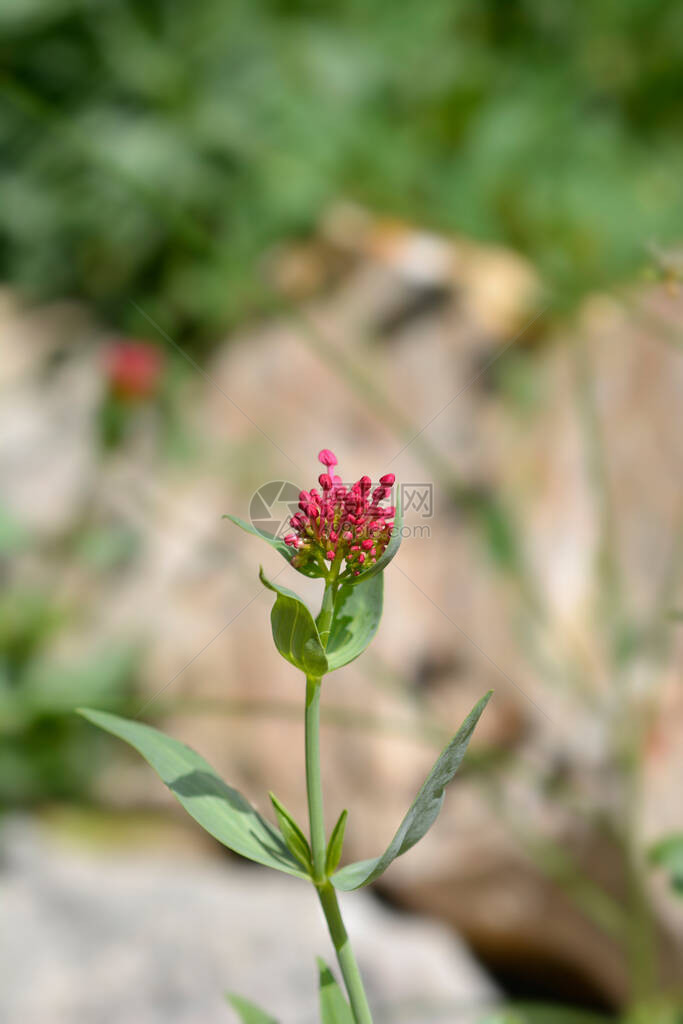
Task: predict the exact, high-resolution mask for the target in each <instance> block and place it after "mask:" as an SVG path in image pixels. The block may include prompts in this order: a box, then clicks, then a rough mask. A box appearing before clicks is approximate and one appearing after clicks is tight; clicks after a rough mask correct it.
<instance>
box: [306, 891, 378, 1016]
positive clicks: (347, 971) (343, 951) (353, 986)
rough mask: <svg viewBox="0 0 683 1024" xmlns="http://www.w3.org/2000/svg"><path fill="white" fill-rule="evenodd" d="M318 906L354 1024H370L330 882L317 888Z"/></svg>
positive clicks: (361, 982)
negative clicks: (323, 919) (328, 935)
mask: <svg viewBox="0 0 683 1024" xmlns="http://www.w3.org/2000/svg"><path fill="white" fill-rule="evenodd" d="M318 896H319V897H320V905H321V906H322V908H323V913H324V914H325V919H326V921H327V927H328V928H329V930H330V937H331V939H332V942H333V944H334V948H335V950H336V952H337V960H338V961H339V966H340V968H341V972H342V974H343V976H344V983H345V985H346V991H347V992H348V994H349V1001H350V1003H351V1009H352V1010H353V1016H354V1018H355V1020H356V1024H372V1014H371V1013H370V1007H369V1005H368V999H367V996H366V995H365V989H364V988H363V980H362V978H361V976H360V970H359V969H358V964H357V962H356V958H355V956H354V955H353V950H352V949H351V943H350V942H349V937H348V935H347V934H346V928H345V927H344V922H343V921H342V916H341V910H340V909H339V901H338V900H337V893H336V890H335V888H334V886H333V885H332V883H331V882H325V884H324V885H322V886H320V887H319V888H318Z"/></svg>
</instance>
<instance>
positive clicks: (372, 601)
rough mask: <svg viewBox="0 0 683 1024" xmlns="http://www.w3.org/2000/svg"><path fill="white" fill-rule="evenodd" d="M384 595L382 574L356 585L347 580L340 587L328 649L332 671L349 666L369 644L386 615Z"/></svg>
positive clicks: (328, 658)
mask: <svg viewBox="0 0 683 1024" xmlns="http://www.w3.org/2000/svg"><path fill="white" fill-rule="evenodd" d="M383 595H384V576H383V574H382V573H379V574H378V575H377V576H373V577H371V578H370V579H365V580H363V581H362V582H361V583H359V584H358V585H357V586H355V587H350V586H349V585H348V583H344V584H342V586H341V587H340V588H339V592H338V593H337V597H336V600H335V602H334V614H333V616H332V625H331V626H330V636H329V639H328V641H327V648H326V651H325V653H326V655H327V661H328V663H329V671H330V672H333V671H334V670H335V669H337V668H341V667H342V666H343V665H348V664H349V662H350V661H353V660H354V658H357V657H358V655H359V654H362V653H363V651H364V650H365V648H366V647H367V646H368V644H369V643H370V641H371V640H372V638H373V636H374V635H375V633H376V632H377V627H378V626H379V623H380V619H381V618H382V604H383Z"/></svg>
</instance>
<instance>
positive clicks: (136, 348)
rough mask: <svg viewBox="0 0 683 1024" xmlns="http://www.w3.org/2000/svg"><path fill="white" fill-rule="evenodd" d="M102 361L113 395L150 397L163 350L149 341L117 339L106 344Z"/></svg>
mask: <svg viewBox="0 0 683 1024" xmlns="http://www.w3.org/2000/svg"><path fill="white" fill-rule="evenodd" d="M103 365H104V372H105V375H106V378H107V382H108V384H109V388H110V391H111V392H112V394H114V395H116V397H117V398H123V399H127V400H134V399H143V398H150V397H151V396H152V395H154V394H156V392H157V390H158V387H159V383H160V381H161V377H162V374H163V371H164V353H163V352H162V350H161V349H160V348H159V347H158V346H157V345H152V344H151V343H150V342H146V341H135V340H127V339H121V340H117V341H112V342H110V343H109V344H108V345H107V346H106V348H105V350H104V362H103Z"/></svg>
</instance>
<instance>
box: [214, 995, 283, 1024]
mask: <svg viewBox="0 0 683 1024" xmlns="http://www.w3.org/2000/svg"><path fill="white" fill-rule="evenodd" d="M225 998H226V999H227V1001H228V1002H229V1003H230V1005H231V1006H232V1008H233V1010H234V1011H235V1012H236V1013H237V1014H238V1016H239V1019H240V1020H241V1021H242V1024H278V1022H277V1021H276V1020H275V1017H270V1016H269V1015H268V1014H267V1013H264V1012H263V1010H259V1008H258V1006H255V1005H254V1003H250V1002H249V1000H248V999H243V998H242V996H236V995H235V993H234V992H226V995H225Z"/></svg>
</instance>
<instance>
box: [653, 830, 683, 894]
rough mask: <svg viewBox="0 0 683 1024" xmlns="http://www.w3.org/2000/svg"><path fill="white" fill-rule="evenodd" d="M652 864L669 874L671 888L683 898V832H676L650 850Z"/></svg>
mask: <svg viewBox="0 0 683 1024" xmlns="http://www.w3.org/2000/svg"><path fill="white" fill-rule="evenodd" d="M649 856H650V862H651V863H652V864H657V865H659V866H660V867H663V868H664V869H665V870H666V871H667V872H668V873H669V880H670V884H671V888H672V889H673V891H674V892H675V893H676V894H677V895H678V896H681V897H683V832H674V833H672V835H670V836H666V837H665V838H664V839H660V840H659V842H657V843H655V845H654V846H652V847H651V848H650V854H649Z"/></svg>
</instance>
